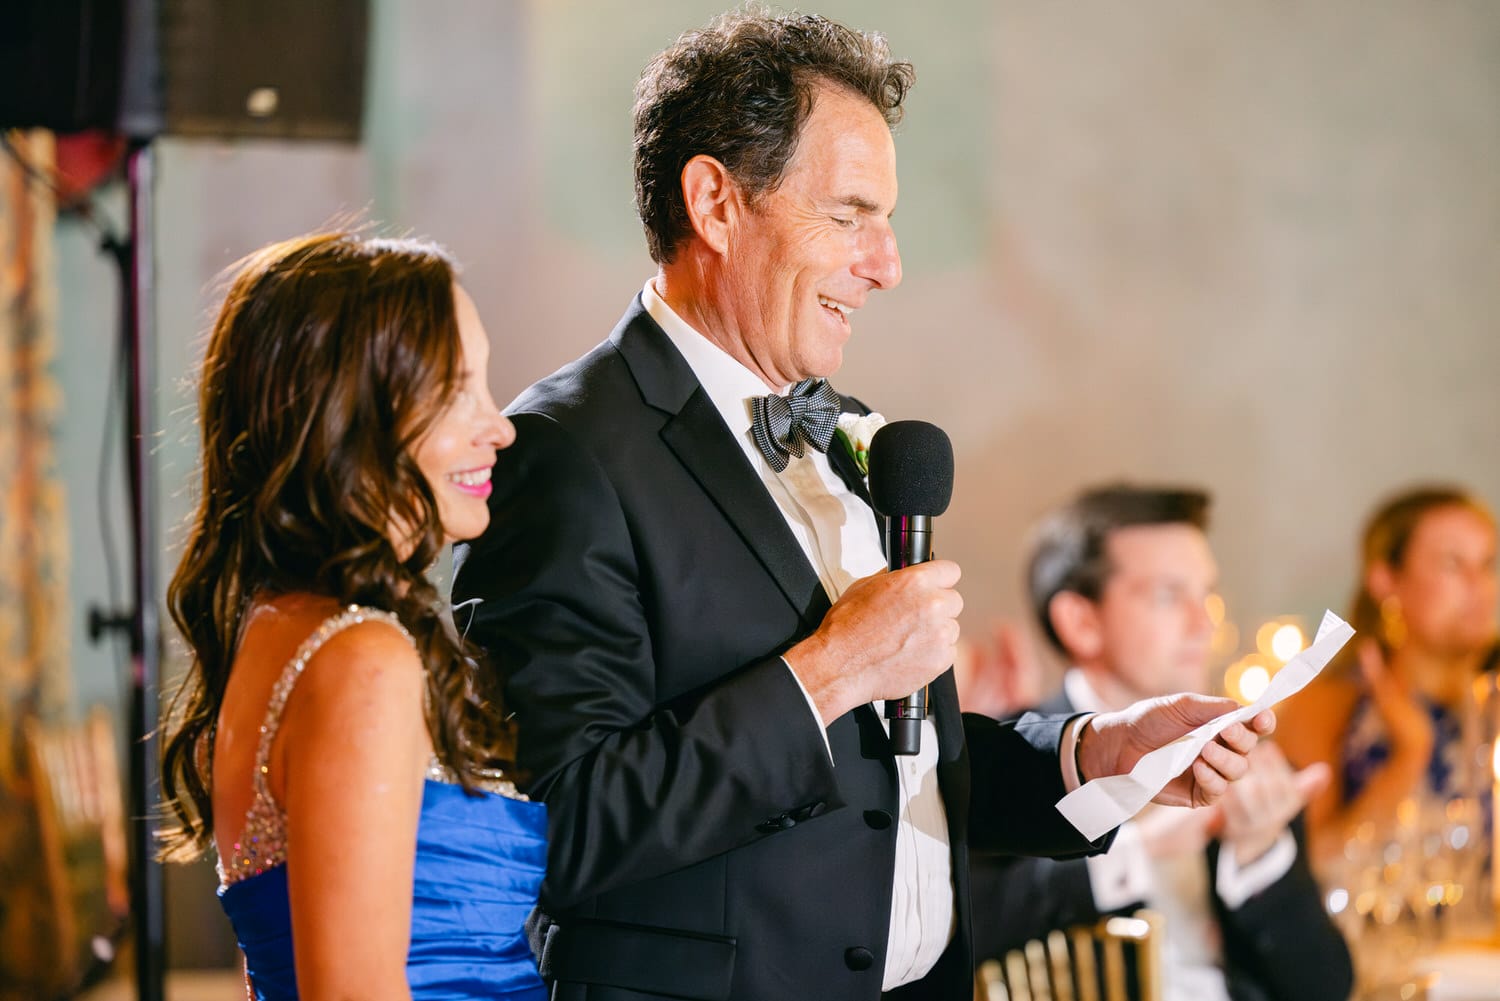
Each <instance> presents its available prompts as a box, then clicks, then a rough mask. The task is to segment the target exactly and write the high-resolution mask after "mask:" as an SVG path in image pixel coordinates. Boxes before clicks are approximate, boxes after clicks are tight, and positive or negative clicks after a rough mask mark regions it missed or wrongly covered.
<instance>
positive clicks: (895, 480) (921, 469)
mask: <svg viewBox="0 0 1500 1001" xmlns="http://www.w3.org/2000/svg"><path fill="white" fill-rule="evenodd" d="M952 499H953V443H952V442H950V441H949V440H948V436H947V435H946V434H944V433H943V429H942V428H940V427H938V426H937V425H936V424H928V423H927V422H926V421H893V422H891V423H890V424H887V425H886V426H885V427H883V428H881V429H880V430H879V431H876V432H875V437H874V439H872V440H871V442H870V500H871V502H872V503H873V504H874V505H875V510H876V511H878V512H880V513H881V514H883V515H885V516H886V517H891V516H893V515H917V514H925V515H939V514H942V513H943V512H944V511H946V510H948V502H949V501H950V500H952Z"/></svg>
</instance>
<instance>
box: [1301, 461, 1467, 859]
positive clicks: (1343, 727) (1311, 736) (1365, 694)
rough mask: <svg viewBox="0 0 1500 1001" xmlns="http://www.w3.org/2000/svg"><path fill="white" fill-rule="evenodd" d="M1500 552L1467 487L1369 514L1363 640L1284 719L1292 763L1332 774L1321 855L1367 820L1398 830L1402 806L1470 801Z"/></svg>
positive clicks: (1437, 490)
mask: <svg viewBox="0 0 1500 1001" xmlns="http://www.w3.org/2000/svg"><path fill="white" fill-rule="evenodd" d="M1495 546H1496V532H1495V518H1494V515H1493V514H1491V513H1490V511H1489V509H1488V508H1487V507H1485V505H1484V504H1483V503H1482V502H1481V501H1479V500H1478V499H1477V498H1476V497H1474V496H1473V495H1472V494H1469V493H1467V492H1466V491H1463V490H1460V489H1457V488H1452V487H1422V488H1418V489H1414V490H1409V491H1406V492H1404V493H1402V494H1399V495H1397V496H1395V497H1393V498H1391V499H1389V500H1388V501H1386V502H1385V503H1384V504H1382V505H1381V506H1380V507H1379V508H1378V509H1377V510H1376V511H1375V513H1374V514H1373V515H1372V516H1371V518H1370V520H1369V522H1368V523H1367V525H1366V528H1365V532H1364V537H1363V542H1362V546H1361V555H1362V566H1361V571H1360V582H1359V586H1358V588H1357V589H1356V591H1355V597H1354V602H1353V607H1352V609H1351V611H1350V615H1349V622H1350V624H1351V625H1352V626H1354V628H1355V631H1356V632H1355V635H1356V640H1355V643H1354V644H1353V645H1352V646H1351V647H1350V648H1348V649H1346V651H1345V653H1344V655H1341V657H1340V659H1338V660H1336V661H1335V662H1334V663H1333V664H1332V665H1330V667H1329V669H1328V670H1327V671H1325V672H1324V674H1323V675H1322V676H1321V677H1319V678H1318V679H1317V681H1315V682H1314V683H1313V684H1311V685H1309V686H1308V687H1307V688H1306V689H1304V690H1303V692H1302V693H1300V694H1299V695H1298V696H1296V697H1294V698H1293V699H1291V700H1289V701H1288V702H1287V703H1285V704H1284V705H1283V706H1282V707H1281V708H1280V710H1279V713H1280V715H1281V725H1280V726H1279V727H1278V728H1277V734H1276V739H1277V742H1278V743H1279V744H1281V745H1282V747H1283V748H1285V749H1286V752H1287V755H1288V757H1290V758H1291V759H1292V760H1293V761H1295V762H1297V763H1298V764H1299V765H1307V764H1310V763H1311V762H1313V761H1327V762H1329V763H1330V764H1331V765H1332V766H1333V781H1332V782H1331V783H1330V785H1329V787H1328V788H1327V789H1326V790H1324V792H1323V793H1322V794H1321V795H1319V796H1318V797H1317V798H1316V799H1314V800H1313V801H1312V802H1311V803H1310V804H1309V805H1308V809H1307V824H1308V835H1309V840H1310V842H1311V847H1312V853H1313V856H1314V859H1315V860H1317V861H1320V862H1322V863H1324V864H1327V863H1329V862H1331V861H1332V860H1334V859H1336V858H1338V857H1339V856H1340V855H1341V854H1342V853H1343V851H1344V846H1345V844H1346V842H1348V840H1349V839H1350V838H1352V837H1354V836H1355V835H1356V834H1357V833H1358V832H1359V831H1360V829H1361V827H1364V826H1366V825H1368V832H1369V834H1371V835H1373V836H1387V835H1389V834H1390V833H1391V832H1392V830H1393V828H1394V826H1395V824H1396V819H1397V816H1398V812H1399V811H1398V807H1399V805H1400V804H1401V803H1402V802H1403V801H1404V800H1407V799H1410V798H1413V797H1417V796H1419V795H1425V794H1431V795H1433V796H1437V797H1440V798H1443V799H1449V798H1452V797H1454V796H1458V795H1462V794H1463V793H1464V792H1465V790H1464V788H1463V783H1464V781H1465V776H1466V772H1467V770H1468V769H1469V768H1470V767H1472V764H1473V763H1472V762H1469V761H1466V760H1464V759H1465V757H1466V755H1465V747H1466V745H1467V744H1468V743H1470V742H1468V741H1466V740H1465V739H1464V734H1463V730H1464V726H1465V719H1466V718H1467V717H1471V716H1472V715H1473V713H1472V695H1471V694H1470V693H1471V692H1472V683H1473V680H1474V678H1475V676H1476V674H1477V673H1478V670H1479V668H1480V664H1481V661H1482V660H1483V658H1484V656H1485V654H1486V653H1487V652H1488V651H1489V650H1490V649H1491V647H1492V645H1493V644H1494V642H1495V635H1496V594H1497V589H1496V575H1495Z"/></svg>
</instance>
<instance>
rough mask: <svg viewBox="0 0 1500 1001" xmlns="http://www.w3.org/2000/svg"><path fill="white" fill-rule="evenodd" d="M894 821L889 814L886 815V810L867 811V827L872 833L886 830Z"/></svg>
mask: <svg viewBox="0 0 1500 1001" xmlns="http://www.w3.org/2000/svg"><path fill="white" fill-rule="evenodd" d="M894 819H895V818H894V817H892V816H891V815H890V814H889V813H886V812H885V811H884V810H866V811H865V825H866V826H867V827H869V828H870V830H872V831H883V830H885V829H886V828H887V827H890V826H891V821H892V820H894Z"/></svg>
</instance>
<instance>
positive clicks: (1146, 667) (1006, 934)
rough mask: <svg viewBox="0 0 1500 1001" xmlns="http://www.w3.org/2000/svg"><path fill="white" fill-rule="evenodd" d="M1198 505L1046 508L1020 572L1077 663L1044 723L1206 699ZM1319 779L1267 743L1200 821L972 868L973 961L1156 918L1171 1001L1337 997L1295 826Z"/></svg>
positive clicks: (1212, 568)
mask: <svg viewBox="0 0 1500 1001" xmlns="http://www.w3.org/2000/svg"><path fill="white" fill-rule="evenodd" d="M1208 507H1209V499H1208V496H1207V495H1206V494H1204V493H1202V492H1199V491H1196V490H1175V489H1153V488H1146V487H1132V486H1111V487H1104V488H1100V489H1095V490H1090V491H1087V492H1085V493H1083V494H1082V495H1080V496H1079V497H1078V498H1077V499H1075V500H1074V501H1073V502H1072V503H1070V504H1068V505H1066V506H1065V507H1062V508H1060V509H1058V510H1057V511H1055V512H1053V513H1052V514H1051V515H1050V516H1048V517H1047V518H1046V519H1045V520H1044V521H1043V523H1042V525H1041V527H1040V529H1039V530H1038V533H1037V536H1036V540H1035V542H1034V543H1033V549H1032V554H1031V558H1030V566H1029V572H1028V587H1029V591H1030V597H1031V603H1032V609H1033V611H1034V613H1035V615H1036V621H1037V623H1038V625H1039V626H1040V627H1041V630H1042V632H1043V633H1044V634H1045V635H1046V637H1047V639H1048V640H1049V641H1050V642H1051V643H1052V645H1053V646H1054V647H1055V648H1056V649H1057V650H1058V652H1059V653H1061V654H1062V655H1063V656H1064V657H1066V658H1067V660H1068V662H1069V663H1070V664H1071V665H1072V667H1070V668H1069V670H1068V671H1067V673H1066V674H1065V675H1064V677H1063V685H1062V690H1061V691H1059V692H1057V693H1056V694H1054V695H1053V696H1052V697H1051V698H1049V699H1048V700H1046V701H1044V702H1043V703H1042V705H1041V706H1040V707H1039V708H1040V709H1041V711H1043V712H1054V713H1073V712H1079V711H1103V710H1109V709H1117V708H1120V707H1123V706H1126V705H1129V704H1131V703H1132V702H1135V701H1137V700H1139V699H1144V698H1151V697H1153V696H1158V695H1165V694H1168V693H1170V692H1179V691H1207V690H1208V689H1209V687H1210V684H1209V677H1208V657H1209V645H1210V642H1211V640H1212V637H1213V632H1214V624H1213V622H1212V620H1211V618H1210V615H1209V610H1208V606H1209V602H1210V601H1211V596H1212V594H1213V592H1214V588H1215V586H1216V583H1217V579H1218V567H1217V565H1216V564H1215V561H1214V556H1213V552H1212V550H1211V549H1210V548H1209V544H1208V538H1207V535H1206V531H1207V527H1208ZM1327 781H1328V768H1327V766H1326V765H1322V764H1318V765H1314V766H1312V767H1310V768H1306V769H1304V770H1302V771H1301V772H1293V771H1292V769H1291V767H1290V766H1289V765H1288V764H1287V762H1286V759H1285V758H1284V757H1282V755H1281V752H1280V751H1279V750H1277V748H1276V746H1275V745H1274V744H1269V743H1266V744H1261V745H1260V746H1258V747H1256V748H1255V750H1254V751H1253V752H1252V753H1251V755H1250V770H1249V772H1248V773H1247V774H1246V775H1245V777H1244V778H1242V779H1241V780H1240V781H1238V782H1235V783H1234V784H1233V785H1232V786H1230V788H1229V790H1228V792H1226V793H1225V795H1224V798H1223V799H1222V800H1221V801H1220V802H1219V803H1218V804H1216V805H1215V806H1214V807H1212V808H1209V809H1204V810H1183V809H1178V808H1174V807H1169V806H1155V805H1152V806H1148V807H1147V808H1146V809H1145V810H1143V811H1142V812H1141V813H1140V814H1139V815H1138V816H1137V817H1136V818H1135V819H1134V820H1132V821H1128V822H1126V823H1125V824H1124V825H1122V826H1121V828H1120V830H1119V832H1118V836H1117V837H1116V839H1115V842H1114V844H1113V845H1112V846H1111V847H1110V849H1109V851H1108V852H1106V853H1104V854H1100V855H1095V856H1093V857H1091V858H1088V859H1078V860H1068V861H1056V862H1054V861H1050V860H1044V859H1004V860H992V859H984V858H977V857H976V858H975V859H974V866H973V880H974V926H975V941H976V946H977V952H978V954H979V956H980V957H981V958H986V957H998V956H1000V955H1003V954H1004V952H1005V951H1006V950H1008V949H1012V948H1016V947H1017V946H1019V945H1020V944H1021V943H1023V942H1024V941H1026V940H1027V939H1030V938H1037V937H1041V936H1042V935H1044V934H1045V933H1046V932H1047V931H1048V930H1049V929H1052V928H1062V927H1066V926H1068V925H1071V924H1079V923H1092V922H1093V921H1094V920H1096V919H1098V918H1099V917H1100V916H1101V915H1106V914H1112V913H1128V912H1130V911H1133V910H1135V909H1136V908H1138V907H1141V906H1149V907H1151V908H1153V909H1154V910H1157V911H1159V912H1161V913H1162V914H1163V915H1165V917H1166V932H1167V934H1166V936H1165V938H1164V941H1163V959H1164V963H1163V973H1164V980H1165V987H1166V994H1165V996H1166V998H1167V999H1168V1001H1230V999H1233V1001H1338V999H1340V998H1346V997H1348V996H1349V991H1350V988H1351V987H1352V984H1353V974H1352V970H1351V967H1350V961H1349V952H1348V949H1347V948H1346V947H1345V944H1344V941H1343V939H1342V938H1341V937H1340V935H1339V933H1338V931H1337V929H1335V928H1334V926H1333V924H1332V922H1330V921H1329V919H1328V916H1327V914H1326V913H1325V912H1324V910H1323V906H1322V899H1321V894H1320V893H1319V890H1318V887H1317V884H1316V883H1314V881H1313V878H1312V875H1311V873H1310V872H1309V871H1308V865H1307V860H1306V857H1305V853H1304V851H1303V846H1302V841H1301V833H1302V832H1301V825H1300V822H1299V821H1297V819H1296V818H1297V817H1298V815H1299V814H1300V812H1301V811H1302V808H1303V807H1304V806H1305V805H1306V803H1307V800H1308V797H1310V796H1312V795H1315V794H1316V792H1317V791H1318V790H1320V789H1321V788H1322V787H1323V785H1324V784H1325V783H1326V782H1327Z"/></svg>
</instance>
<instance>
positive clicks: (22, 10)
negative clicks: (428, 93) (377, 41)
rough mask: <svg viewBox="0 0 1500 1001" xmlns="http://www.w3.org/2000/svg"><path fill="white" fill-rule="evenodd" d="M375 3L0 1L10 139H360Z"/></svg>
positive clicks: (0, 54) (3, 123)
mask: <svg viewBox="0 0 1500 1001" xmlns="http://www.w3.org/2000/svg"><path fill="white" fill-rule="evenodd" d="M368 36H369V0H4V2H0V128H25V127H33V126H40V127H43V128H49V129H52V130H54V131H57V132H76V131H80V130H82V129H91V128H98V129H107V130H111V131H120V132H123V133H125V134H126V135H128V136H130V137H132V138H135V139H150V138H153V137H154V136H157V135H161V134H163V133H165V134H171V135H185V136H205V137H214V138H235V137H256V136H258V137H263V138H282V139H329V140H344V141H351V142H352V141H356V140H358V139H359V130H360V118H361V112H362V110H363V104H364V84H365V61H366V50H367V41H368Z"/></svg>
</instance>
